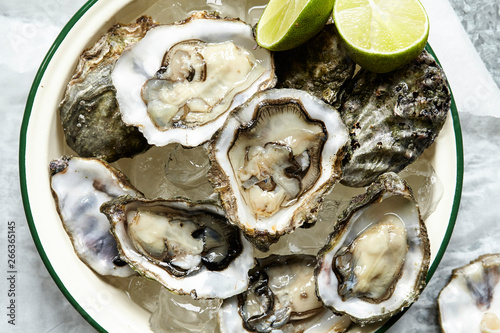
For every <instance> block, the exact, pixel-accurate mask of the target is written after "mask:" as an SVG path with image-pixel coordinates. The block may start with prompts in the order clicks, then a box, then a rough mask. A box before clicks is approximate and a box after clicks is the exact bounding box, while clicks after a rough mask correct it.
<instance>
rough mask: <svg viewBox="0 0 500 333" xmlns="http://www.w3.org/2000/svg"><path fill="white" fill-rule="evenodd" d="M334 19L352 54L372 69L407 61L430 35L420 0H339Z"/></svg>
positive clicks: (396, 65) (374, 70)
mask: <svg viewBox="0 0 500 333" xmlns="http://www.w3.org/2000/svg"><path fill="white" fill-rule="evenodd" d="M333 19H334V22H335V24H336V26H337V29H338V31H339V34H340V36H341V39H342V40H343V42H344V45H345V47H346V49H347V52H348V54H349V56H350V57H351V58H352V59H353V60H354V61H355V62H356V63H358V65H360V66H361V67H364V68H366V69H368V70H371V71H373V72H388V71H391V70H393V69H396V68H397V67H400V66H402V65H404V64H406V63H408V62H409V61H411V60H412V59H413V58H415V57H416V56H417V55H418V54H420V52H421V51H422V50H423V48H424V47H425V44H426V42H427V37H428V35H429V19H428V17H427V13H426V12H425V9H424V7H423V6H422V4H421V3H420V2H419V1H418V0H336V1H335V4H334V6H333Z"/></svg>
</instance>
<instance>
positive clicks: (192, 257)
mask: <svg viewBox="0 0 500 333" xmlns="http://www.w3.org/2000/svg"><path fill="white" fill-rule="evenodd" d="M101 211H102V212H103V213H104V214H105V215H106V216H107V217H108V219H109V221H110V222H111V232H112V233H113V235H114V237H115V238H116V241H117V242H118V248H119V250H120V253H121V254H122V257H123V259H124V260H125V261H126V262H128V263H129V264H130V265H131V266H132V267H133V268H134V269H135V270H136V271H138V272H139V273H140V274H142V275H144V276H145V277H148V278H150V279H154V280H157V281H158V282H160V283H161V284H163V285H164V286H165V287H166V288H167V289H169V290H171V291H173V292H175V293H178V294H186V295H191V296H193V297H194V298H227V297H231V296H233V295H236V294H238V293H240V292H242V291H244V290H246V288H247V285H248V276H247V272H248V270H249V269H250V268H251V267H252V266H253V263H254V262H253V250H252V246H251V245H250V243H248V241H246V240H245V239H244V238H243V237H242V236H241V235H240V232H239V230H238V228H236V227H235V226H233V225H231V224H229V223H227V221H226V219H225V217H224V213H223V211H222V209H220V208H219V207H217V206H214V205H212V204H208V203H206V204H204V203H193V202H190V201H185V200H181V199H171V200H161V199H158V200H146V199H140V198H134V197H130V196H124V197H119V198H116V199H115V200H112V201H110V202H107V203H105V204H104V205H102V207H101Z"/></svg>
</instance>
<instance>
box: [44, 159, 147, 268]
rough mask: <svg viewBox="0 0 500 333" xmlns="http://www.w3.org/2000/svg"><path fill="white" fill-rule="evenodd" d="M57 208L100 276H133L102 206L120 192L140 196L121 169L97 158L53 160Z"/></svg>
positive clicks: (74, 241) (80, 250) (81, 252)
mask: <svg viewBox="0 0 500 333" xmlns="http://www.w3.org/2000/svg"><path fill="white" fill-rule="evenodd" d="M50 172H51V188H52V194H53V196H54V199H55V201H56V205H57V206H56V207H57V211H58V213H59V215H60V217H61V220H62V222H63V226H64V229H65V230H66V232H67V233H68V235H69V237H70V239H71V242H72V244H73V247H74V249H75V252H76V254H77V255H78V257H79V258H80V259H81V260H82V261H83V262H84V263H85V264H87V265H88V266H89V267H90V268H92V269H93V270H94V271H95V272H96V273H98V274H100V275H113V276H120V277H125V276H131V275H133V274H135V272H134V271H133V270H132V269H131V268H130V267H129V266H128V265H127V263H126V262H125V261H123V260H121V258H120V256H119V254H118V249H117V245H116V241H115V239H114V238H113V236H112V235H111V233H110V232H109V228H110V225H109V221H108V219H107V218H106V216H104V215H103V214H101V212H100V211H99V209H100V207H101V205H102V204H103V203H105V202H107V201H109V200H111V199H114V198H116V197H118V196H120V195H126V194H128V195H134V196H140V195H141V193H139V192H138V191H137V190H136V189H135V188H134V187H133V186H132V185H131V184H130V183H129V182H128V180H127V179H126V178H125V176H124V175H123V174H122V173H121V172H120V171H118V170H116V169H114V168H113V167H111V166H109V165H108V164H107V163H105V162H103V161H101V160H99V159H94V158H80V157H72V158H70V157H62V158H60V159H57V160H54V161H52V162H51V163H50Z"/></svg>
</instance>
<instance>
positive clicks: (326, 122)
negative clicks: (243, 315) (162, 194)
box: [208, 89, 347, 251]
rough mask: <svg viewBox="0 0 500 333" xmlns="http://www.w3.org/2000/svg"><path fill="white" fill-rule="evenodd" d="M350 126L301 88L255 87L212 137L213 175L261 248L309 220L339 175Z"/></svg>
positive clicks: (235, 218)
mask: <svg viewBox="0 0 500 333" xmlns="http://www.w3.org/2000/svg"><path fill="white" fill-rule="evenodd" d="M346 142H347V132H346V129H345V127H344V125H343V123H342V122H341V120H340V117H339V115H338V113H337V111H336V110H335V109H333V108H332V107H330V106H329V105H328V104H326V103H324V102H322V101H321V100H319V99H317V98H315V97H314V96H312V95H310V94H308V93H306V92H304V91H300V90H294V89H276V90H268V91H264V92H260V93H258V94H255V95H254V96H253V97H252V99H251V100H249V101H248V102H247V103H245V104H244V105H242V106H241V107H239V108H238V109H236V110H234V111H233V112H232V113H231V115H230V116H229V118H228V120H227V122H226V123H225V125H224V127H223V128H222V129H221V130H220V132H219V133H218V135H217V136H216V137H215V138H214V140H213V142H211V143H210V146H209V147H210V161H211V169H210V171H209V175H208V178H209V180H210V181H211V182H212V184H213V185H214V188H215V191H216V192H218V193H219V195H220V198H221V201H222V204H223V206H224V208H225V210H226V214H227V216H228V219H229V221H230V222H232V223H234V224H236V225H238V226H239V227H240V228H241V229H242V230H243V231H244V232H245V234H246V236H247V237H248V238H249V239H250V240H251V241H252V242H253V243H254V244H255V245H256V246H257V247H258V248H259V249H261V250H263V251H267V250H268V247H269V245H270V244H272V243H273V242H276V241H277V240H278V238H279V237H280V236H281V235H283V234H285V233H289V232H292V231H293V230H294V229H295V228H297V227H300V226H301V225H303V224H304V223H313V222H314V221H315V219H316V215H317V213H318V209H319V208H320V206H321V203H322V197H323V196H324V195H325V194H326V193H328V191H329V190H331V188H332V186H333V185H334V183H335V182H336V181H337V180H338V178H339V176H340V175H339V167H340V165H339V164H340V161H341V158H342V156H343V147H344V145H345V144H346Z"/></svg>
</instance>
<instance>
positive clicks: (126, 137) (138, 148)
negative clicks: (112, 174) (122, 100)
mask: <svg viewBox="0 0 500 333" xmlns="http://www.w3.org/2000/svg"><path fill="white" fill-rule="evenodd" d="M154 25H155V23H154V22H153V20H152V19H151V18H149V17H145V16H143V17H141V18H139V19H138V20H137V22H136V23H132V24H129V25H122V24H117V25H115V26H113V27H111V28H110V29H109V30H108V32H107V33H106V34H104V35H103V36H102V37H101V38H100V39H99V40H98V41H97V43H96V44H95V45H94V46H92V47H91V48H89V49H87V50H85V51H84V52H83V53H82V55H81V56H80V61H79V63H78V66H77V68H76V71H75V73H74V75H73V77H72V78H71V81H70V82H69V84H68V86H67V88H66V93H65V95H64V99H63V100H62V102H61V103H60V105H59V114H60V117H61V123H62V126H63V130H64V135H65V137H66V143H67V144H68V146H69V147H70V148H71V149H73V150H74V151H75V152H76V153H77V154H78V155H80V156H81V157H98V158H101V159H104V160H106V161H107V162H113V161H116V160H118V159H119V158H122V157H132V156H134V155H136V154H138V153H141V152H143V151H145V150H147V149H148V148H149V147H150V146H149V144H148V143H147V141H146V139H145V138H144V137H143V135H142V133H141V132H140V131H139V130H138V129H137V128H135V127H131V126H127V125H125V124H124V123H123V121H122V119H121V115H120V111H119V109H118V104H117V101H116V98H115V94H116V91H115V88H114V87H113V85H112V83H111V72H112V70H113V68H114V66H115V63H116V61H117V60H118V58H119V56H120V55H121V53H122V52H123V51H124V50H125V48H127V47H128V46H130V45H131V44H133V43H136V42H137V41H139V40H140V39H141V38H143V37H144V35H145V34H146V32H147V31H148V30H149V29H150V28H151V27H153V26H154Z"/></svg>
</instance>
